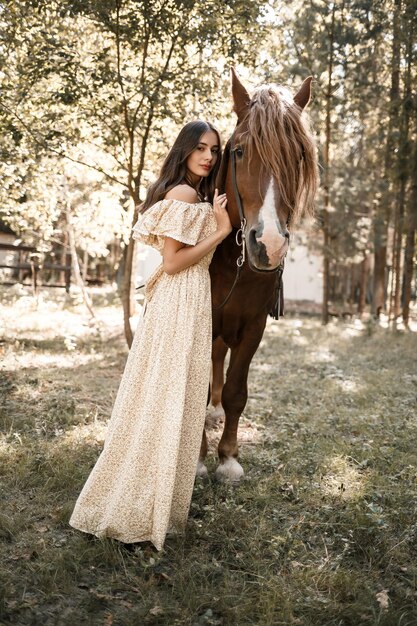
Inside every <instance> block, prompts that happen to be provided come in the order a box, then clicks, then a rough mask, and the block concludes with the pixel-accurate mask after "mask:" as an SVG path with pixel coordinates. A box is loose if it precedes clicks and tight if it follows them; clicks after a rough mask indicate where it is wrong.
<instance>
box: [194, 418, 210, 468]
mask: <svg viewBox="0 0 417 626" xmlns="http://www.w3.org/2000/svg"><path fill="white" fill-rule="evenodd" d="M207 449H208V446H207V435H206V429H205V428H204V430H203V438H202V440H201V448H200V456H199V457H198V463H197V470H196V473H195V475H196V476H199V477H200V478H205V477H206V476H207V475H208V472H207V467H206V466H205V465H204V461H205V458H206V456H207Z"/></svg>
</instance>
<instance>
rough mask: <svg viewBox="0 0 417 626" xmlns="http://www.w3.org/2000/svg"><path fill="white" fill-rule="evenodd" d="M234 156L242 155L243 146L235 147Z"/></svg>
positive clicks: (240, 156)
mask: <svg viewBox="0 0 417 626" xmlns="http://www.w3.org/2000/svg"><path fill="white" fill-rule="evenodd" d="M236 156H238V157H239V159H241V158H242V157H243V148H241V147H240V146H238V147H237V148H236Z"/></svg>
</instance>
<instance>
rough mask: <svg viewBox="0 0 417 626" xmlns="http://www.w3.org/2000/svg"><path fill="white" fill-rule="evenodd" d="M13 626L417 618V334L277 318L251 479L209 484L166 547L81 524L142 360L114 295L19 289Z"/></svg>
mask: <svg viewBox="0 0 417 626" xmlns="http://www.w3.org/2000/svg"><path fill="white" fill-rule="evenodd" d="M4 294H5V298H4V299H3V302H4V304H3V306H2V310H1V313H2V318H3V320H4V322H3V323H4V328H3V332H2V336H1V337H0V351H1V353H2V354H1V356H2V357H3V358H4V361H3V363H4V364H3V367H2V371H1V378H0V396H1V405H0V415H1V420H2V433H3V434H2V435H1V438H0V489H1V502H2V507H1V509H0V541H1V554H0V559H1V567H0V623H1V624H19V625H20V624H22V625H25V624H28V625H29V624H42V625H48V626H49V625H55V624H59V625H71V626H73V625H78V624H92V625H95V624H97V625H99V624H100V625H117V626H119V625H120V626H130V625H132V626H133V625H135V626H137V625H141V624H155V625H158V624H168V625H170V626H171V625H181V626H182V625H190V626H200V625H221V626H229V625H230V626H234V625H239V626H240V625H242V626H245V625H250V624H259V625H261V626H267V625H274V626H275V625H281V624H282V625H287V624H300V625H306V626H310V625H311V626H315V625H317V626H348V625H352V626H353V625H355V626H357V625H358V624H360V625H362V624H363V625H367V624H379V625H382V626H394V625H395V626H397V625H398V626H411V625H414V624H417V586H416V574H417V541H416V539H417V515H416V513H417V511H416V509H417V489H416V487H417V456H416V440H417V439H416V434H417V433H416V431H417V422H416V396H417V370H416V353H417V338H416V334H415V333H412V332H392V331H387V330H383V329H380V328H376V327H373V326H371V325H363V326H362V325H361V324H359V323H357V322H353V321H352V322H334V323H332V324H331V325H330V326H329V327H327V328H323V327H321V326H320V323H319V321H318V320H316V319H312V318H300V319H298V320H296V319H292V318H290V317H289V318H287V319H286V320H281V321H280V322H271V323H270V324H269V325H268V328H267V331H266V334H265V337H264V340H263V342H262V345H261V347H260V349H259V351H258V353H257V355H256V357H255V359H254V362H253V365H252V370H251V375H250V399H249V401H248V404H247V407H246V410H245V413H244V416H243V417H242V421H241V430H240V437H241V440H242V444H241V463H242V464H243V466H244V469H245V472H246V479H245V480H244V481H243V482H242V483H241V484H240V485H239V486H237V487H229V486H227V485H222V484H218V483H216V482H215V481H214V479H213V475H214V470H215V468H216V463H217V460H216V455H215V448H214V444H213V442H215V441H217V440H218V437H219V431H218V430H216V429H215V428H213V429H212V430H211V431H210V433H209V436H210V440H211V442H212V446H211V450H210V453H209V457H208V463H207V465H208V468H209V474H210V477H211V478H210V479H209V480H208V481H205V482H201V481H197V482H196V484H195V488H194V495H193V500H192V504H191V509H190V516H189V522H188V527H187V533H186V535H185V537H169V538H168V539H167V541H166V544H165V548H164V551H163V552H160V553H158V552H156V551H155V550H154V549H153V548H152V546H150V545H148V544H137V545H136V546H124V545H123V544H120V543H118V542H116V541H111V540H98V539H95V538H91V537H89V536H87V535H84V534H82V533H78V532H76V531H74V530H73V529H71V528H70V527H69V526H68V519H69V516H70V514H71V511H72V507H73V505H74V502H75V499H76V497H77V495H78V493H79V491H80V489H81V487H82V485H83V483H84V481H85V479H86V477H87V475H88V473H89V471H90V468H91V467H92V466H93V464H94V461H95V459H96V458H97V456H98V454H99V452H100V449H101V446H102V441H103V438H104V435H105V422H106V419H107V418H108V417H109V414H110V411H111V408H112V404H113V402H114V398H115V394H116V391H117V387H118V384H119V381H120V376H121V373H122V371H123V366H124V361H125V358H126V347H125V344H124V339H123V337H122V335H121V330H120V329H121V312H120V310H119V309H118V306H117V302H116V301H115V300H114V295H113V294H112V293H108V294H107V296H106V292H104V290H103V291H99V290H97V291H96V294H95V303H96V307H97V308H96V313H97V316H98V318H100V319H101V325H100V329H99V330H97V329H95V328H94V327H91V326H90V325H89V324H88V323H86V319H85V318H84V317H83V311H82V308H81V306H80V304H79V303H77V301H76V299H75V298H72V299H68V298H67V297H65V296H64V295H62V294H56V293H54V294H52V295H48V296H45V297H44V298H43V299H41V300H40V301H39V302H38V303H37V306H36V304H35V303H34V302H33V300H31V299H30V298H28V297H25V295H24V294H23V296H22V295H21V294H20V295H19V294H17V295H15V296H13V292H11V291H10V290H9V291H5V292H4Z"/></svg>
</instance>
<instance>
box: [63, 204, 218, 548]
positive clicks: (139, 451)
mask: <svg viewBox="0 0 417 626" xmlns="http://www.w3.org/2000/svg"><path fill="white" fill-rule="evenodd" d="M215 230H216V220H215V217H214V213H213V208H212V206H211V204H209V203H207V202H198V203H196V204H188V203H186V202H179V201H177V200H162V201H160V202H157V203H156V204H155V205H153V206H152V207H150V208H149V209H148V211H146V212H145V213H144V214H142V215H141V216H140V218H139V220H138V222H137V223H136V225H135V226H134V229H133V237H134V238H135V239H138V240H140V241H142V242H144V243H146V244H149V245H152V246H154V247H156V248H157V249H158V250H159V251H161V250H162V248H163V244H164V237H167V236H168V237H172V238H173V239H176V240H178V241H181V242H182V243H184V244H187V245H195V244H196V243H197V242H199V241H201V240H202V239H204V238H206V237H207V236H208V235H210V234H211V233H213V232H214V231H215ZM212 255H213V252H211V253H209V254H207V255H206V256H205V257H204V258H203V259H202V260H201V261H199V262H198V263H196V264H195V265H192V266H191V267H189V268H187V269H185V270H183V271H181V272H178V273H176V274H173V275H168V274H166V273H165V272H164V271H163V268H162V265H161V266H159V267H158V268H157V270H156V271H155V272H154V273H153V274H152V276H151V277H150V278H149V280H148V282H147V285H146V289H145V296H146V300H147V304H146V308H145V311H144V314H143V315H142V317H141V319H140V321H139V324H138V328H137V330H136V333H135V337H134V340H133V344H132V347H131V349H130V352H129V356H128V359H127V362H126V367H125V370H124V373H123V376H122V380H121V383H120V387H119V390H118V393H117V397H116V401H115V404H114V407H113V412H112V415H111V419H110V422H109V428H108V433H107V437H106V441H105V444H104V449H103V452H102V453H101V455H100V457H99V458H98V460H97V462H96V464H95V466H94V468H93V470H92V472H91V474H90V476H89V477H88V479H87V482H86V483H85V485H84V488H83V490H82V492H81V494H80V496H79V497H78V500H77V502H76V505H75V508H74V511H73V513H72V516H71V519H70V524H71V526H73V527H74V528H77V529H79V530H82V531H84V532H87V533H91V534H94V535H97V536H98V537H113V538H115V539H119V540H120V541H123V542H126V543H133V542H138V541H146V540H149V541H151V542H152V543H153V544H154V545H155V547H156V548H157V549H158V550H161V549H162V547H163V544H164V540H165V536H166V533H167V532H176V533H178V532H183V531H184V529H185V526H186V523H187V517H188V512H189V507H190V502H191V497H192V491H193V485H194V479H195V472H196V467H197V462H198V456H199V450H200V446H201V438H202V433H203V428H204V420H205V409H206V401H207V393H208V385H209V376H210V355H211V331H212V329H211V294H210V278H209V272H208V268H209V264H210V261H211V258H212Z"/></svg>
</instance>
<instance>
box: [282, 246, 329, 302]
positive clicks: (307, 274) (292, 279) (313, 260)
mask: <svg viewBox="0 0 417 626" xmlns="http://www.w3.org/2000/svg"><path fill="white" fill-rule="evenodd" d="M283 280H284V296H285V299H286V300H287V299H288V300H310V301H312V302H318V303H319V302H321V301H322V294H323V273H322V259H321V257H320V256H318V255H316V254H313V253H311V252H310V251H309V250H308V248H307V246H305V245H304V244H302V243H301V242H298V241H293V242H292V243H291V245H290V249H289V251H288V254H287V258H286V259H285V270H284V274H283Z"/></svg>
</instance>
